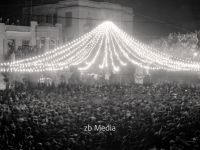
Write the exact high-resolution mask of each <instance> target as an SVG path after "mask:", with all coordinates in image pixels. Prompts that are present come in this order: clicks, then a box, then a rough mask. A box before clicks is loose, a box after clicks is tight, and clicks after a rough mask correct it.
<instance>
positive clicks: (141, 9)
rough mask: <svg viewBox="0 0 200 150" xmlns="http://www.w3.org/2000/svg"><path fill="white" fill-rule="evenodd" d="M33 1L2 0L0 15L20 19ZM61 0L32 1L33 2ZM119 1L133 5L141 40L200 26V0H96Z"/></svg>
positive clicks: (43, 1)
mask: <svg viewBox="0 0 200 150" xmlns="http://www.w3.org/2000/svg"><path fill="white" fill-rule="evenodd" d="M30 1H31V0H1V2H0V16H2V17H3V18H7V17H9V18H11V20H14V19H15V18H21V8H22V7H23V6H25V5H30ZM56 1H58V0H33V4H41V3H54V2H56ZM94 1H110V2H115V3H120V4H123V5H126V6H130V7H133V8H134V12H135V16H134V34H135V36H137V37H138V38H141V39H152V38H158V37H161V36H164V35H167V34H169V33H170V32H180V33H186V32H190V31H195V30H199V29H200V2H199V1H200V0H94Z"/></svg>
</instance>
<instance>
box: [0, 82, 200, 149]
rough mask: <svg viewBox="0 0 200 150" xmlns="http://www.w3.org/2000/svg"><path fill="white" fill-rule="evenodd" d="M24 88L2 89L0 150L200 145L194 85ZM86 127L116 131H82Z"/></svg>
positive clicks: (199, 100)
mask: <svg viewBox="0 0 200 150" xmlns="http://www.w3.org/2000/svg"><path fill="white" fill-rule="evenodd" d="M27 86H28V87H27ZM27 86H24V85H23V84H21V83H17V82H16V83H15V87H14V89H7V90H5V91H1V92H0V97H1V101H0V149H3V150H79V149H80V150H82V149H85V150H86V149H87V150H88V149H91V150H96V149H98V150H107V149H116V150H118V149H119V150H121V149H123V150H126V149H127V150H130V149H135V150H150V149H153V150H178V149H181V150H198V149H200V109H199V106H200V92H199V90H200V89H199V87H197V86H194V85H193V86H187V85H179V84H177V83H165V84H157V85H155V84H153V85H148V86H143V85H136V84H132V85H130V84H129V85H128V84H126V85H123V84H107V83H106V84H100V85H98V86H96V85H94V84H92V85H89V84H86V83H85V84H83V83H82V84H71V85H69V84H65V83H62V85H59V86H58V87H56V86H55V84H51V85H48V86H47V85H45V84H43V83H41V84H38V85H31V84H28V85H27ZM87 125H90V126H92V127H94V126H95V125H101V126H107V125H111V126H114V127H115V128H116V130H115V131H107V132H103V131H102V132H99V131H85V127H86V126H87Z"/></svg>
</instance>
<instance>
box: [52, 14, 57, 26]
mask: <svg viewBox="0 0 200 150" xmlns="http://www.w3.org/2000/svg"><path fill="white" fill-rule="evenodd" d="M53 23H54V24H56V23H57V14H53Z"/></svg>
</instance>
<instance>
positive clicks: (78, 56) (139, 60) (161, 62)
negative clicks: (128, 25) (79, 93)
mask: <svg viewBox="0 0 200 150" xmlns="http://www.w3.org/2000/svg"><path fill="white" fill-rule="evenodd" d="M195 55H196V54H195ZM128 62H130V64H134V65H136V66H138V67H141V68H145V69H147V70H159V69H162V70H168V71H200V62H196V61H189V60H184V59H181V58H178V57H174V56H172V55H169V54H166V53H163V52H160V51H159V50H157V49H153V48H151V47H149V46H148V45H145V44H143V43H141V42H139V41H137V40H136V39H134V38H133V37H132V36H130V35H128V34H127V33H125V32H124V31H122V30H121V29H119V28H118V27H117V26H116V25H115V24H113V23H112V22H110V21H106V22H104V23H102V24H100V25H99V26H97V27H96V28H95V29H93V30H92V31H91V32H89V33H87V34H85V35H83V36H81V37H79V38H77V39H76V40H73V41H72V42H70V43H68V44H66V45H64V46H61V47H58V48H56V49H54V50H51V51H48V52H45V53H44V54H42V55H37V56H34V57H30V58H26V59H21V60H17V61H12V62H1V63H0V72H22V73H23V72H26V73H34V72H44V71H59V70H65V69H68V68H69V67H70V66H78V69H79V70H80V71H86V70H89V69H90V68H91V67H92V66H96V65H97V66H98V68H99V69H106V70H112V71H113V72H118V71H120V68H121V67H125V66H127V64H128Z"/></svg>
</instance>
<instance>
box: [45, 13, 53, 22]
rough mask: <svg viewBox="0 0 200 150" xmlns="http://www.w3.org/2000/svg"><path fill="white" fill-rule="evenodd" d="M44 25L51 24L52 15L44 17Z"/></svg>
mask: <svg viewBox="0 0 200 150" xmlns="http://www.w3.org/2000/svg"><path fill="white" fill-rule="evenodd" d="M46 23H50V24H52V23H53V17H52V15H47V16H46Z"/></svg>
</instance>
